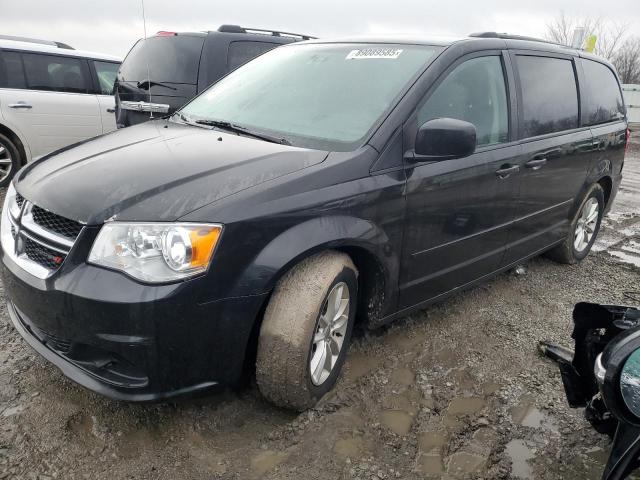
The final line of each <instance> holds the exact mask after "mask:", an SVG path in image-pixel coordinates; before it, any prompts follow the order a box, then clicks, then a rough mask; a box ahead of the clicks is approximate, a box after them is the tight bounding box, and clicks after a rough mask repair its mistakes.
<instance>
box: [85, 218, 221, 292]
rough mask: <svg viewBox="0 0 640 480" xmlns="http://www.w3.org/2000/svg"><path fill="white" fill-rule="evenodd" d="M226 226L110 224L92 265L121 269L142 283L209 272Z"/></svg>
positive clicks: (94, 251) (102, 233)
mask: <svg viewBox="0 0 640 480" xmlns="http://www.w3.org/2000/svg"><path fill="white" fill-rule="evenodd" d="M221 233H222V225H216V224H196V223H135V224H134V223H120V222H112V223H106V224H105V225H104V226H103V227H102V229H101V230H100V233H99V234H98V238H96V240H95V242H94V243H93V247H92V248H91V253H90V254H89V263H92V264H94V265H100V266H103V267H108V268H113V269H115V270H120V271H123V272H125V273H127V274H128V275H131V276H132V277H134V278H137V279H138V280H142V281H144V282H150V283H162V282H171V281H175V280H180V279H183V278H187V277H191V276H193V275H197V274H199V273H202V272H205V271H206V270H207V268H208V267H209V263H210V262H211V256H212V255H213V250H214V249H215V247H216V244H217V243H218V239H219V238H220V234H221Z"/></svg>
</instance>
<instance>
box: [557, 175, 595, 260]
mask: <svg viewBox="0 0 640 480" xmlns="http://www.w3.org/2000/svg"><path fill="white" fill-rule="evenodd" d="M603 214H604V191H603V190H602V187H601V186H600V185H599V184H597V183H596V184H594V185H592V186H591V188H590V189H589V191H588V192H587V194H586V195H585V197H584V199H583V201H582V204H581V205H580V208H579V209H578V212H577V213H576V215H575V217H574V218H573V221H572V222H571V227H570V228H569V232H568V233H567V237H566V238H565V240H564V242H563V243H562V244H560V245H558V246H557V247H555V248H554V249H553V250H551V251H549V253H548V256H549V257H550V258H551V259H553V260H555V261H557V262H561V263H570V264H571V263H577V262H579V261H580V260H582V259H583V258H584V257H586V256H587V255H588V254H589V251H590V250H591V247H592V246H593V244H594V242H595V241H596V237H597V235H598V232H599V231H600V223H601V222H602V216H603Z"/></svg>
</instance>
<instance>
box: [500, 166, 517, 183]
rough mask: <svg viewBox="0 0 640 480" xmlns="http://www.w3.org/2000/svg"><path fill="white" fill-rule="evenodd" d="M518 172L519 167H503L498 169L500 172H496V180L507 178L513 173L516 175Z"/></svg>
mask: <svg viewBox="0 0 640 480" xmlns="http://www.w3.org/2000/svg"><path fill="white" fill-rule="evenodd" d="M519 171H520V166H519V165H509V164H507V165H503V166H502V168H500V170H496V175H497V176H498V178H500V179H503V178H507V177H509V176H511V175H512V174H514V173H517V172H519Z"/></svg>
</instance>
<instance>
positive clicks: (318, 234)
mask: <svg viewBox="0 0 640 480" xmlns="http://www.w3.org/2000/svg"><path fill="white" fill-rule="evenodd" d="M325 250H336V251H341V252H344V253H346V254H348V255H349V256H350V257H351V259H352V261H353V262H354V264H355V266H356V268H357V269H358V272H359V279H358V287H359V290H360V293H359V295H358V297H359V299H358V306H359V307H362V308H358V312H359V313H358V321H364V322H366V324H367V325H369V326H375V324H376V321H377V320H378V319H380V318H382V317H384V316H385V315H387V314H388V313H389V312H390V311H392V310H393V309H394V308H395V306H396V301H397V278H398V270H399V263H400V258H399V251H398V248H397V247H395V246H394V242H393V241H392V240H391V239H390V238H389V236H388V235H387V234H386V233H385V232H384V230H382V229H381V228H380V227H379V226H377V225H375V224H374V223H373V222H371V221H369V220H365V219H361V218H357V217H351V216H332V217H318V218H313V219H310V220H307V221H304V222H302V223H299V224H297V225H295V226H293V227H292V228H290V229H288V230H286V231H284V232H282V233H281V234H280V235H278V236H277V237H275V238H274V239H273V240H272V241H271V242H269V244H268V245H266V246H265V248H263V249H262V251H261V252H260V253H259V254H258V256H257V257H256V258H255V259H254V261H253V262H252V265H251V266H250V267H249V269H248V270H247V271H245V272H244V273H243V275H242V277H243V279H242V281H241V282H240V284H241V285H243V286H244V287H247V286H249V287H250V288H251V287H253V289H254V290H258V291H261V292H262V293H264V292H271V291H273V288H274V287H275V286H276V284H277V282H278V281H279V280H280V279H281V278H282V277H283V276H284V275H285V274H286V273H287V272H288V271H289V270H291V269H292V268H294V267H295V265H297V264H298V263H300V262H301V261H302V260H304V259H305V258H308V257H309V256H311V255H314V254H317V253H319V252H321V251H325ZM256 282H259V283H260V285H256ZM252 284H253V285H252Z"/></svg>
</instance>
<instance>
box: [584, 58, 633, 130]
mask: <svg viewBox="0 0 640 480" xmlns="http://www.w3.org/2000/svg"><path fill="white" fill-rule="evenodd" d="M582 68H583V69H584V76H585V83H586V88H585V90H586V93H587V95H586V97H587V102H586V103H587V108H586V110H587V111H586V119H587V124H588V125H597V124H600V123H607V122H615V121H616V120H620V119H622V118H624V102H623V101H622V94H621V92H620V86H619V85H618V80H616V77H615V76H614V74H613V72H612V71H611V70H610V69H609V68H608V67H607V66H606V65H603V64H601V63H598V62H594V61H593V60H586V59H583V60H582Z"/></svg>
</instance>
